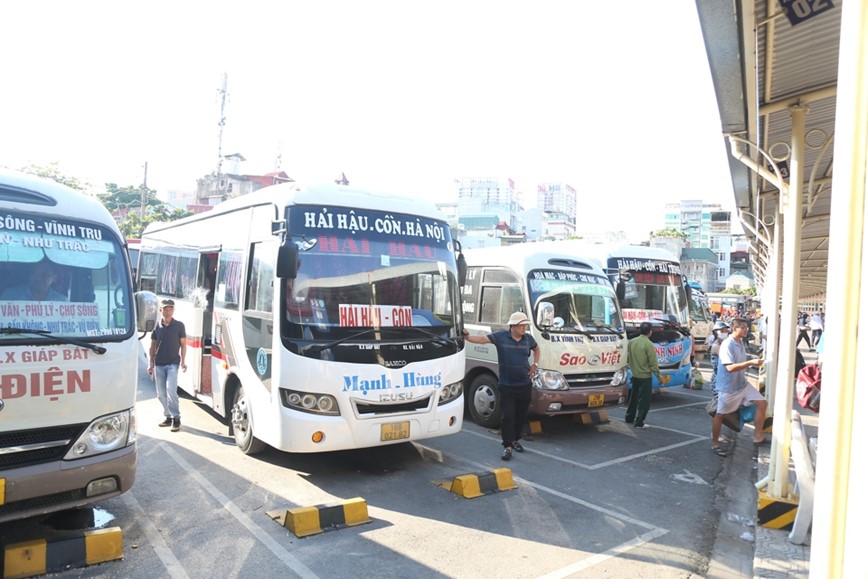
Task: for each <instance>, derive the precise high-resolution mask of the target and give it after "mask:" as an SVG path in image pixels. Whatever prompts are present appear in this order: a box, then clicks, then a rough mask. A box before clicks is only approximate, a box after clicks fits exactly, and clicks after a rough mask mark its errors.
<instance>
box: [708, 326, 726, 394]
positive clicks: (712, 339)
mask: <svg viewBox="0 0 868 579" xmlns="http://www.w3.org/2000/svg"><path fill="white" fill-rule="evenodd" d="M727 336H729V325H728V324H727V323H726V322H724V321H723V320H718V321H716V322H715V323H714V327H713V328H712V330H711V334H710V335H709V336H708V339H706V340H705V345H706V346H708V347H709V351H710V352H711V391H712V392H717V387H716V386H715V380H717V362H718V360H719V359H720V344H722V343H723V341H724V340H725V339H726V338H727Z"/></svg>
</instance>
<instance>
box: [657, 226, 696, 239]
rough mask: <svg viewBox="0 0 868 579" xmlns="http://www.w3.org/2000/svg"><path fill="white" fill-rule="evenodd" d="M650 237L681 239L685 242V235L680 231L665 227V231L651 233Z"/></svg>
mask: <svg viewBox="0 0 868 579" xmlns="http://www.w3.org/2000/svg"><path fill="white" fill-rule="evenodd" d="M651 237H671V238H675V239H683V240H685V241H686V240H687V234H686V233H684V232H683V231H681V230H680V229H675V228H674V227H667V228H666V229H660V230H658V231H653V232H652V233H651Z"/></svg>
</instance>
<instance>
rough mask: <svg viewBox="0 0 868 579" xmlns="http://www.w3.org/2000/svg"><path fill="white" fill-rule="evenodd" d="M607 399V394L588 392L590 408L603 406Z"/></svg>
mask: <svg viewBox="0 0 868 579" xmlns="http://www.w3.org/2000/svg"><path fill="white" fill-rule="evenodd" d="M605 401H606V395H605V394H588V408H593V407H595V406H602V405H603V403H604V402H605Z"/></svg>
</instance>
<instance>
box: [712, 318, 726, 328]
mask: <svg viewBox="0 0 868 579" xmlns="http://www.w3.org/2000/svg"><path fill="white" fill-rule="evenodd" d="M723 328H726V329H727V330H728V329H729V324H727V323H726V322H724V321H722V320H718V321H716V322H714V328H713V329H715V330H722V329H723Z"/></svg>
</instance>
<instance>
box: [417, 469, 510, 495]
mask: <svg viewBox="0 0 868 579" xmlns="http://www.w3.org/2000/svg"><path fill="white" fill-rule="evenodd" d="M431 482H433V483H434V484H435V485H437V486H439V487H441V488H444V489H446V490H447V491H450V492H453V493H455V494H456V495H459V496H462V497H464V498H465V499H475V498H478V497H481V496H484V495H490V494H493V493H496V492H499V491H511V490H515V489H517V488H518V487H517V486H516V484H515V482H513V480H512V471H511V470H509V469H508V468H496V469H494V470H493V471H491V472H483V473H479V474H463V475H460V476H457V477H455V478H454V479H452V480H451V481H448V480H444V481H436V480H435V481H431Z"/></svg>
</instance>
